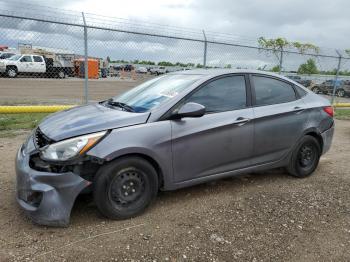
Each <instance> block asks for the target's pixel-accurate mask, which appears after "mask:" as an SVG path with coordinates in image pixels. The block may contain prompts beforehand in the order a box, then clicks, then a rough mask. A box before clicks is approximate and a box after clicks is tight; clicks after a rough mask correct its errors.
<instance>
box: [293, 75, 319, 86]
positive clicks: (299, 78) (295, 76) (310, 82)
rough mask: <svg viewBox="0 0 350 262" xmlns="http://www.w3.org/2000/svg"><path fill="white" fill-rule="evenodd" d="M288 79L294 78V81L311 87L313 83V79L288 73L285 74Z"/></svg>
mask: <svg viewBox="0 0 350 262" xmlns="http://www.w3.org/2000/svg"><path fill="white" fill-rule="evenodd" d="M287 77H288V78H289V79H292V80H294V81H295V82H297V83H299V84H302V85H303V86H305V87H311V86H312V85H313V81H312V80H306V79H302V78H301V77H300V76H297V75H289V76H287Z"/></svg>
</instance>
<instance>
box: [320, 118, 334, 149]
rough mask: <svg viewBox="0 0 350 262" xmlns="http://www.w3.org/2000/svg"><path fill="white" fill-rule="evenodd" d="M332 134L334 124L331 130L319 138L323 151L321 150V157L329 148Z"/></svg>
mask: <svg viewBox="0 0 350 262" xmlns="http://www.w3.org/2000/svg"><path fill="white" fill-rule="evenodd" d="M333 134H334V123H333V125H332V127H331V128H329V129H328V130H326V131H324V132H323V133H322V134H321V136H322V140H323V150H322V155H323V154H325V153H327V152H328V150H329V149H330V147H331V144H332V140H333Z"/></svg>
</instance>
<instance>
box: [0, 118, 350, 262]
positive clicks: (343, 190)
mask: <svg viewBox="0 0 350 262" xmlns="http://www.w3.org/2000/svg"><path fill="white" fill-rule="evenodd" d="M24 138H25V134H21V135H18V136H17V137H15V138H1V139H0V159H1V162H0V165H1V166H0V188H1V197H0V232H1V234H0V261H26V260H35V261H38V260H39V261H48V260H50V261H51V260H53V261H71V260H76V261H113V260H114V261H133V260H134V261H185V260H187V261H193V260H195V261H235V260H236V261H349V258H350V163H349V156H350V154H349V151H350V121H336V133H335V139H334V143H333V147H332V149H331V151H330V152H329V153H328V154H327V155H325V156H324V157H322V159H321V162H320V165H319V167H318V169H317V171H316V173H315V174H314V175H313V176H311V177H309V178H306V179H296V178H292V177H289V176H287V175H286V174H284V173H283V171H282V170H276V171H271V172H266V173H263V174H249V175H244V176H241V177H235V178H231V179H225V180H221V181H218V182H215V183H210V184H205V185H201V186H195V187H191V188H187V189H183V190H178V191H175V192H161V193H160V194H159V196H158V198H157V201H156V202H155V203H154V204H153V205H152V206H151V207H150V208H149V209H148V210H147V212H146V213H145V214H143V215H141V216H140V217H137V218H134V219H130V220H125V221H109V220H106V219H104V218H103V217H101V216H100V215H99V213H98V212H97V209H96V207H95V206H94V204H93V203H92V201H91V198H90V197H88V196H83V197H80V198H79V199H78V200H77V202H76V204H75V206H74V208H73V212H72V216H71V225H70V226H69V227H68V228H47V227H41V226H36V225H33V224H32V223H31V222H30V221H29V220H28V219H27V218H25V216H24V215H23V213H22V212H21V210H20V209H19V208H18V206H17V205H16V202H15V199H14V194H15V193H14V190H15V189H14V185H15V172H14V164H13V162H14V156H15V153H16V150H17V148H18V147H19V146H20V144H21V142H22V141H23V140H24Z"/></svg>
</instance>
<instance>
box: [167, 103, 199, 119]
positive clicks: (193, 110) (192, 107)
mask: <svg viewBox="0 0 350 262" xmlns="http://www.w3.org/2000/svg"><path fill="white" fill-rule="evenodd" d="M204 114H205V107H204V106H203V105H201V104H197V103H193V102H189V103H186V104H184V105H182V106H181V107H180V109H179V110H178V111H177V112H175V113H174V114H173V115H172V117H171V119H181V118H183V117H201V116H203V115H204Z"/></svg>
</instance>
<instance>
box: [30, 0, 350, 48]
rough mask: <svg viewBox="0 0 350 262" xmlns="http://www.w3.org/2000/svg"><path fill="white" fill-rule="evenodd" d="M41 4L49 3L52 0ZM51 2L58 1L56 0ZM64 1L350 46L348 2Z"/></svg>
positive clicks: (159, 19)
mask: <svg viewBox="0 0 350 262" xmlns="http://www.w3.org/2000/svg"><path fill="white" fill-rule="evenodd" d="M32 2H33V1H32ZM35 2H37V3H39V4H40V3H41V4H45V3H47V1H46V0H45V1H35ZM49 2H51V3H52V4H54V3H55V2H56V1H49ZM57 2H58V1H57ZM60 2H61V3H62V4H60V8H65V9H70V10H76V11H85V12H90V13H97V14H103V15H106V16H115V17H121V18H129V19H135V20H139V21H147V22H154V23H160V24H166V25H173V26H181V27H190V28H198V29H205V30H210V31H217V32H222V33H230V34H234V35H238V36H242V37H247V38H252V39H256V38H257V37H258V36H266V37H278V36H282V37H285V38H287V39H291V40H296V41H302V42H311V43H314V44H316V45H319V46H324V47H336V48H341V49H344V48H349V47H350V38H349V28H350V16H349V10H350V2H349V1H348V0H332V1H330V0H317V1H314V0H308V1H305V0H293V1H290V0H265V1H262V0H219V1H213V0H148V1H144V0H132V1H115V0H107V1H103V4H101V1H95V0H78V1H60ZM57 7H58V6H57Z"/></svg>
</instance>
